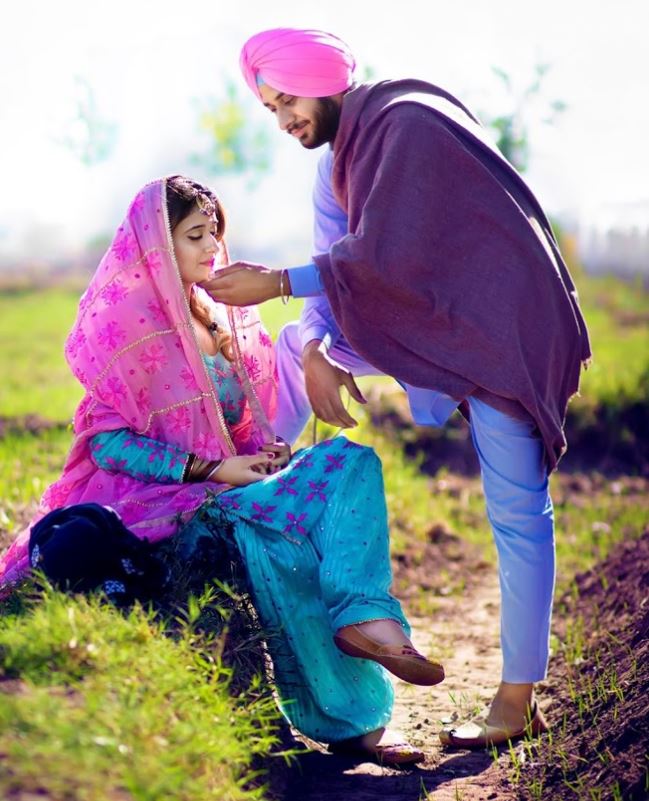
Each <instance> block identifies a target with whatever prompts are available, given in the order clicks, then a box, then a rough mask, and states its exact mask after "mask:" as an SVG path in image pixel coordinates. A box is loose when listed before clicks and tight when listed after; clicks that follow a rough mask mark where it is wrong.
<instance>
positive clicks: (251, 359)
mask: <svg viewBox="0 0 649 801" xmlns="http://www.w3.org/2000/svg"><path fill="white" fill-rule="evenodd" d="M243 364H244V367H245V368H246V372H247V373H248V375H249V376H250V378H251V380H252V381H256V380H257V379H258V378H259V376H260V375H261V366H260V364H259V359H258V358H257V357H256V356H253V355H252V353H244V354H243Z"/></svg>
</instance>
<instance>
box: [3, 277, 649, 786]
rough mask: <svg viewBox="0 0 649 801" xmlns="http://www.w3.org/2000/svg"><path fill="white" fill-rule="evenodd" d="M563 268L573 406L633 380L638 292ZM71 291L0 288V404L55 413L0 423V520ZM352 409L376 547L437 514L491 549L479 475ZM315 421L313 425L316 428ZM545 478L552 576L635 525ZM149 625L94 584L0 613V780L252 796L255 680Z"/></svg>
mask: <svg viewBox="0 0 649 801" xmlns="http://www.w3.org/2000/svg"><path fill="white" fill-rule="evenodd" d="M580 284H581V290H582V297H583V299H584V307H585V314H586V317H587V320H588V322H589V325H590V330H591V334H592V339H593V349H594V353H595V362H594V365H593V367H591V369H590V370H589V371H588V373H587V374H586V376H585V378H584V381H583V384H582V397H581V398H577V399H576V400H575V401H574V403H573V406H575V408H577V409H579V408H581V409H583V410H584V413H585V414H590V413H592V409H593V408H595V407H596V406H597V405H598V404H599V403H602V402H605V403H612V402H613V401H615V399H616V398H621V397H625V398H634V397H636V396H637V397H640V396H641V391H642V384H641V381H642V376H643V374H644V373H645V372H646V370H647V367H648V366H649V353H648V352H647V344H646V320H647V313H648V310H649V296H647V295H646V294H645V293H642V292H640V291H639V289H638V287H634V286H629V285H625V284H622V283H620V282H612V281H609V280H608V279H606V280H599V279H598V280H590V279H589V280H582V281H581V282H580ZM77 301H78V293H77V292H70V291H66V290H63V289H49V290H47V291H23V292H16V293H4V294H3V293H0V345H1V346H2V354H3V356H2V366H3V386H2V389H0V417H2V416H23V415H27V414H37V415H40V416H41V417H43V418H46V419H48V420H51V421H55V422H57V423H62V426H61V427H55V428H52V429H48V430H42V431H40V432H39V433H38V434H30V433H29V432H28V431H24V430H23V431H14V432H13V433H8V434H7V435H6V436H4V437H0V529H2V530H3V531H4V532H5V537H6V536H8V535H9V534H10V533H11V532H13V531H14V530H15V529H16V528H17V527H18V526H19V525H20V524H22V523H23V522H24V521H25V519H26V515H27V514H28V508H31V507H32V506H33V504H34V503H35V502H36V501H37V499H38V498H39V497H40V495H41V493H42V491H43V489H44V488H45V487H46V486H47V484H49V483H50V482H51V481H52V480H53V479H54V478H56V476H57V475H58V474H59V471H60V468H61V465H62V463H63V460H64V458H65V454H66V452H67V450H68V448H69V445H70V438H71V435H70V431H69V430H68V429H67V428H66V427H65V421H67V420H69V419H70V417H71V415H72V412H73V410H74V407H75V405H76V403H77V400H78V398H79V396H80V388H79V387H78V385H77V384H76V382H75V380H74V379H73V378H72V377H71V376H70V375H69V372H68V368H67V366H66V365H65V362H64V360H63V356H62V353H63V342H64V339H65V336H66V335H67V332H68V330H69V328H70V326H71V324H72V321H73V319H74V315H75V312H76V305H77ZM299 310H300V304H299V303H298V302H291V303H289V304H288V305H286V306H283V305H282V304H281V303H279V302H273V303H271V304H267V305H266V306H264V308H263V313H264V319H265V321H266V324H267V327H268V328H269V330H270V331H271V333H272V334H273V335H274V336H275V335H276V334H277V332H278V330H279V328H280V327H281V325H282V324H283V323H284V322H286V321H288V320H290V319H295V318H296V317H297V316H298V315H299ZM382 380H383V381H388V379H382ZM363 383H364V385H366V386H367V384H368V383H371V380H368V379H366V380H365V381H364V382H363ZM352 414H354V415H355V416H358V419H359V420H360V425H359V427H358V429H356V430H354V431H353V432H349V436H350V437H351V438H353V439H355V440H357V441H359V442H362V443H363V444H367V445H371V446H372V447H374V448H375V449H376V451H377V453H378V454H379V456H380V457H381V460H382V463H383V469H384V477H385V487H386V495H387V502H388V509H389V514H390V525H391V533H392V546H393V550H394V551H395V552H399V551H403V550H405V549H410V550H412V549H413V548H414V549H415V550H416V549H417V548H423V547H425V543H426V542H427V535H428V532H429V530H430V529H431V527H433V526H435V525H439V526H442V527H444V529H445V530H447V531H449V532H451V533H453V534H455V535H457V536H458V537H460V538H461V540H463V541H466V542H468V543H471V544H475V545H478V546H479V547H480V548H482V549H483V551H484V554H485V557H486V558H487V559H490V560H491V559H493V558H494V548H493V545H492V537H491V532H490V528H489V525H488V522H487V519H486V515H485V513H484V499H483V496H482V490H481V487H480V481H479V479H470V480H469V479H467V480H462V482H461V483H460V484H458V482H457V481H455V482H454V481H453V477H452V476H447V475H445V474H444V473H439V474H438V475H437V476H435V477H434V478H431V477H428V476H424V475H422V474H421V473H420V471H419V470H418V465H417V464H416V463H415V462H413V461H411V460H408V459H407V458H406V457H405V455H404V453H403V451H402V449H401V448H400V447H398V445H397V444H396V443H395V441H394V440H393V439H391V438H390V437H388V436H387V434H386V433H384V432H382V431H379V430H377V429H375V428H374V427H372V426H371V424H370V423H369V421H368V418H367V416H366V414H365V412H364V410H363V409H362V408H359V407H357V406H356V405H354V404H352ZM332 433H334V432H333V430H332V429H329V428H327V427H326V426H322V425H321V426H320V427H319V430H318V434H319V439H322V438H324V437H325V436H327V435H330V434H332ZM308 439H309V434H308V432H307V433H305V435H304V437H303V441H304V442H305V443H306V442H307V441H308ZM552 481H553V494H554V496H555V509H556V516H557V550H558V570H559V574H558V583H557V592H558V593H560V592H562V591H563V590H564V589H566V588H568V587H569V586H570V583H571V581H572V580H573V577H574V574H575V572H577V571H582V570H586V569H588V568H590V567H591V566H592V565H593V564H594V563H596V562H597V561H598V560H599V559H601V558H603V557H604V556H605V555H606V554H607V553H608V551H609V550H610V548H611V547H612V545H613V544H614V543H615V542H618V541H619V540H621V539H623V538H627V537H633V536H636V535H637V534H638V533H639V532H640V531H641V530H642V527H643V523H644V521H646V519H647V515H648V513H649V508H648V502H647V500H646V498H645V497H642V496H640V495H639V494H634V491H633V490H632V489H629V486H630V485H628V484H625V483H624V482H622V483H621V485H620V486H616V485H615V484H610V483H607V482H605V481H603V480H601V479H598V478H589V479H588V481H590V482H591V483H590V484H586V485H584V487H581V488H580V487H573V486H572V485H571V483H570V482H571V479H570V477H567V476H562V475H558V476H554V477H553V479H552ZM443 567H444V566H443V565H440V570H442V569H443ZM458 591H459V590H458ZM163 629H164V627H163V626H162V624H161V623H159V622H158V623H156V622H154V621H153V619H152V618H151V617H150V616H149V615H147V614H146V613H145V612H143V611H142V610H136V611H134V612H133V613H132V614H131V615H130V616H127V617H123V616H122V615H120V613H118V612H117V611H116V610H113V609H111V608H110V607H107V606H102V605H101V604H99V603H98V602H96V601H94V600H90V601H88V600H84V599H69V598H65V597H63V596H60V595H58V594H57V593H48V594H46V596H45V598H44V600H43V601H42V602H40V603H39V604H37V605H35V606H33V607H29V608H28V609H27V610H26V611H23V612H20V613H16V614H10V613H9V614H6V615H5V616H4V617H3V618H2V620H1V621H0V666H1V672H2V674H3V675H4V677H5V678H7V677H12V676H13V677H15V678H16V683H15V685H14V686H13V689H10V691H9V692H7V693H0V754H6V755H7V758H6V759H4V760H0V797H11V796H12V794H13V793H14V792H15V791H16V788H18V787H20V789H21V790H22V791H23V792H32V793H38V792H39V791H41V790H42V791H44V792H46V793H49V795H50V797H52V798H57V799H58V798H62V799H63V798H69V799H70V801H77V799H79V801H82V800H83V801H95V800H96V801H99V799H102V801H103V799H112V798H115V799H118V801H122V799H124V801H126V799H130V798H134V799H146V800H147V801H149V799H151V800H153V799H158V798H160V799H163V798H165V799H172V800H173V799H182V800H184V799H185V798H187V799H189V798H192V799H194V798H206V799H207V798H223V799H229V798H233V799H235V798H253V797H261V794H262V791H261V790H259V789H245V788H244V786H243V782H244V779H245V776H246V775H249V774H250V772H251V771H252V770H253V769H252V768H251V760H252V759H253V758H254V755H255V754H264V753H267V751H268V749H269V747H270V742H271V740H272V738H273V736H274V735H273V733H272V728H273V725H274V724H273V722H272V721H273V715H274V712H271V708H270V706H268V699H267V697H266V696H262V697H260V698H259V699H256V698H254V697H249V696H245V695H244V696H242V697H240V698H239V697H237V698H234V699H233V698H231V697H230V696H229V694H228V692H227V686H228V681H229V678H230V677H229V675H228V673H227V671H225V670H224V669H223V668H222V667H221V666H220V665H219V662H218V659H217V660H212V659H210V655H211V654H217V653H218V652H219V645H218V643H216V642H215V643H214V644H213V646H209V645H206V643H205V642H204V641H203V640H201V639H200V638H197V635H196V633H195V632H194V631H193V630H191V629H190V628H188V629H186V630H184V631H181V632H180V633H176V634H175V635H174V636H173V637H169V636H163ZM167 633H169V632H167ZM578 636H579V632H577V631H575V632H574V638H575V643H574V647H575V649H577V648H578V647H579V642H578ZM88 646H92V647H90V648H89V647H88ZM211 647H213V651H210V648H211ZM7 686H8V687H9V686H10V685H7ZM597 691H599V690H597ZM3 766H4V767H3ZM65 792H67V793H68V795H67V796H66V795H65Z"/></svg>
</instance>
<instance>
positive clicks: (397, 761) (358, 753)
mask: <svg viewBox="0 0 649 801" xmlns="http://www.w3.org/2000/svg"><path fill="white" fill-rule="evenodd" d="M329 751H330V752H331V753H332V754H337V755H338V756H346V757H351V758H354V759H364V760H366V761H367V760H371V761H372V762H377V763H378V764H379V765H383V766H385V767H391V766H399V765H415V764H417V762H423V761H424V759H425V758H426V755H425V754H424V752H423V751H422V750H421V749H419V748H415V746H414V745H410V743H392V744H390V745H387V744H386V745H381V744H380V743H379V744H378V745H374V746H364V745H359V744H358V743H357V742H354V741H350V740H345V741H343V742H340V743H331V745H329Z"/></svg>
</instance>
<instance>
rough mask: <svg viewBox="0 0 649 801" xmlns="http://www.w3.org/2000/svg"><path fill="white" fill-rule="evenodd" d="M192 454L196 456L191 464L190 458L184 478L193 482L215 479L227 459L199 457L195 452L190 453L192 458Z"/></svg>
mask: <svg viewBox="0 0 649 801" xmlns="http://www.w3.org/2000/svg"><path fill="white" fill-rule="evenodd" d="M192 456H193V457H194V458H193V460H192V461H191V464H189V459H188V465H189V466H187V465H186V466H185V472H184V474H183V480H184V481H187V482H192V483H198V482H202V481H213V480H214V479H215V477H216V474H217V473H218V471H219V470H220V468H221V466H222V465H223V462H224V461H225V459H199V458H198V457H197V456H196V455H195V454H190V459H191V457H192Z"/></svg>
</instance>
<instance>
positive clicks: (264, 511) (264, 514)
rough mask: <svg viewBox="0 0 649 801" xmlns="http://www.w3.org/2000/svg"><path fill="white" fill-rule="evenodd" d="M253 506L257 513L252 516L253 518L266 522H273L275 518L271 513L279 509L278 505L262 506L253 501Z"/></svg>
mask: <svg viewBox="0 0 649 801" xmlns="http://www.w3.org/2000/svg"><path fill="white" fill-rule="evenodd" d="M252 508H253V509H254V510H255V514H254V515H253V516H252V519H253V520H263V521H264V522H265V523H272V522H273V518H272V517H271V516H270V514H269V513H270V512H274V511H275V509H277V507H276V506H269V505H267V506H261V504H258V503H257V502H256V501H253V504H252Z"/></svg>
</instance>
